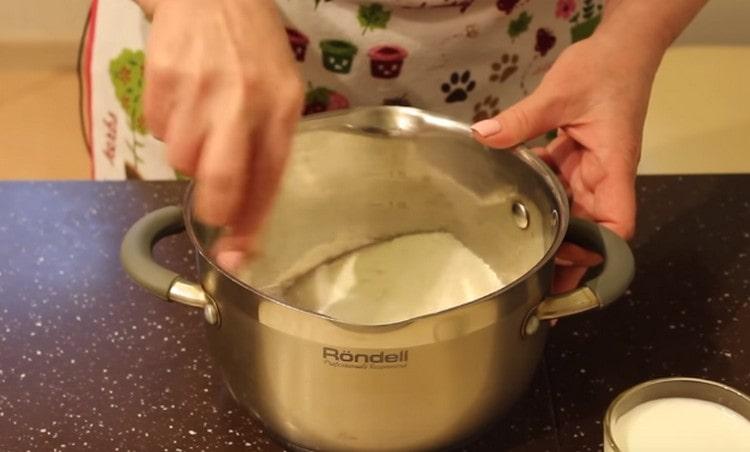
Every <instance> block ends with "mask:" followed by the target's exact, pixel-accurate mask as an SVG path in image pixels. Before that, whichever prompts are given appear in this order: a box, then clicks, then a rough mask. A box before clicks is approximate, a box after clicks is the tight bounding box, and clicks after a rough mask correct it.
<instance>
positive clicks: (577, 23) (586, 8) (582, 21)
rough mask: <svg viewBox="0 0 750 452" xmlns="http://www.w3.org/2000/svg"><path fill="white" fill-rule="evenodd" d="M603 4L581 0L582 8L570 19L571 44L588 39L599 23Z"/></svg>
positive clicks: (591, 0)
mask: <svg viewBox="0 0 750 452" xmlns="http://www.w3.org/2000/svg"><path fill="white" fill-rule="evenodd" d="M602 9H603V4H602V3H601V2H597V1H595V0H583V6H582V8H581V10H580V11H578V12H576V13H575V14H574V15H573V17H571V18H570V23H571V24H572V27H571V29H570V40H571V42H572V43H573V42H578V41H581V40H583V39H586V38H588V37H589V36H591V35H592V34H593V33H594V30H596V27H597V26H598V25H599V22H601V20H602Z"/></svg>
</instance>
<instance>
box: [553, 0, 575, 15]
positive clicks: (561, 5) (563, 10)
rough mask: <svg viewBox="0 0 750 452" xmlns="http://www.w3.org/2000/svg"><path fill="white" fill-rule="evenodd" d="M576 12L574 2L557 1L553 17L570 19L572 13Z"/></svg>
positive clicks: (568, 0) (572, 0)
mask: <svg viewBox="0 0 750 452" xmlns="http://www.w3.org/2000/svg"><path fill="white" fill-rule="evenodd" d="M575 10H576V0H557V8H556V9H555V16H557V17H559V18H561V19H566V20H567V19H570V16H572V15H573V12H574V11H575Z"/></svg>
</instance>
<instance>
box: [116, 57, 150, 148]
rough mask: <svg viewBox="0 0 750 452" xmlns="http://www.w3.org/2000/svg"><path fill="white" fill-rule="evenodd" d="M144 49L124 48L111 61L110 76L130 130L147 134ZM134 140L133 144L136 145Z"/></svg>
mask: <svg viewBox="0 0 750 452" xmlns="http://www.w3.org/2000/svg"><path fill="white" fill-rule="evenodd" d="M144 61H145V55H144V53H143V51H142V50H136V51H133V50H130V49H123V50H122V52H120V55H118V56H117V58H115V59H113V60H112V61H110V62H109V77H110V79H111V80H112V85H113V86H114V88H115V96H116V97H117V100H118V101H119V102H120V106H121V107H122V109H123V110H124V111H125V113H126V115H127V117H128V127H130V130H133V131H135V132H138V133H140V134H146V133H147V132H148V129H147V128H146V122H145V120H144V117H143V96H142V94H143V65H144ZM137 144H139V143H136V142H135V140H134V143H133V145H134V146H136V145H137Z"/></svg>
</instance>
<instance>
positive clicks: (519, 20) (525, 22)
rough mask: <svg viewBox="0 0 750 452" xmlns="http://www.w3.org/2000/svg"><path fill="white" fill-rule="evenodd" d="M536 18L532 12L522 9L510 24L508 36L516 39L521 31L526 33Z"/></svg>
mask: <svg viewBox="0 0 750 452" xmlns="http://www.w3.org/2000/svg"><path fill="white" fill-rule="evenodd" d="M533 18H534V16H532V15H531V14H529V13H528V12H526V11H522V12H521V14H519V15H518V17H516V18H515V19H513V20H511V21H510V23H509V24H508V36H510V38H511V39H516V38H517V37H518V36H519V35H520V34H521V33H524V32H525V31H526V30H528V29H529V24H531V20H532V19H533Z"/></svg>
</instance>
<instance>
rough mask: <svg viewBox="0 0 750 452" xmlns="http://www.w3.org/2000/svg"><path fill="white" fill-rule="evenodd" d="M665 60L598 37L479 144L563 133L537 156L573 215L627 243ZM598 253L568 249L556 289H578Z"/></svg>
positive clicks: (574, 50)
mask: <svg viewBox="0 0 750 452" xmlns="http://www.w3.org/2000/svg"><path fill="white" fill-rule="evenodd" d="M659 59H660V57H659V58H650V59H646V58H643V55H632V56H631V55H628V54H627V53H626V52H623V51H622V49H621V48H620V47H619V44H618V43H617V41H611V40H609V39H608V38H607V37H606V36H596V35H595V36H594V37H592V38H590V39H587V40H584V41H581V42H579V43H577V44H574V45H572V46H570V47H569V48H567V49H566V50H565V51H564V52H563V53H562V54H561V55H560V57H559V58H558V60H557V61H556V62H555V63H554V64H553V66H552V67H551V68H550V70H549V71H548V72H547V74H546V75H545V77H544V79H543V80H542V82H541V84H540V85H539V86H538V87H537V89H536V90H535V91H534V92H533V93H532V94H530V95H529V96H528V97H526V98H525V99H523V100H521V101H520V102H518V103H517V104H515V105H513V106H511V107H509V108H508V109H506V110H504V111H503V112H501V113H500V114H499V115H498V116H497V117H495V118H492V119H489V120H485V121H481V122H479V123H477V124H475V125H474V127H473V129H474V131H475V135H476V137H477V139H478V140H480V141H481V142H483V143H485V144H487V145H489V146H493V147H499V148H508V147H511V146H514V145H516V144H518V143H521V142H523V141H525V140H528V139H531V138H534V137H536V136H539V135H542V134H543V133H545V132H547V131H549V130H555V129H557V131H558V135H557V138H555V139H554V140H553V141H552V142H551V143H549V145H547V146H546V147H544V148H537V149H535V151H536V152H537V153H538V154H539V155H540V156H541V157H542V158H543V159H544V160H545V161H547V162H548V163H549V164H550V166H551V167H552V168H553V169H554V170H555V171H556V172H557V174H558V175H559V178H560V180H561V181H562V183H563V185H564V187H565V188H566V190H567V191H568V194H569V196H570V197H571V211H572V212H571V213H572V214H573V215H575V216H578V217H584V218H588V219H591V220H593V221H595V222H597V223H599V224H602V225H604V226H606V227H608V228H610V229H612V230H613V231H614V232H616V233H617V234H619V235H620V236H622V237H624V238H626V239H628V238H630V237H632V235H633V232H634V229H635V213H636V212H635V210H636V207H635V188H634V185H635V175H636V168H637V165H638V161H639V158H640V149H641V136H642V130H643V123H644V119H645V115H646V107H647V105H648V100H649V94H650V89H651V84H652V81H653V76H654V74H655V72H656V67H657V65H658V61H659ZM596 262H597V259H596V257H595V256H592V254H591V253H587V252H584V251H583V250H581V249H578V248H576V247H573V246H570V245H566V246H565V247H563V248H562V249H561V252H560V253H559V254H558V263H560V264H561V265H563V266H567V267H569V268H568V269H565V270H562V271H558V275H557V279H556V283H555V287H554V290H556V291H563V290H568V289H571V288H573V287H575V286H576V285H577V283H578V280H579V279H580V277H581V276H582V275H583V273H584V271H585V266H587V265H591V264H594V263H596Z"/></svg>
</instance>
